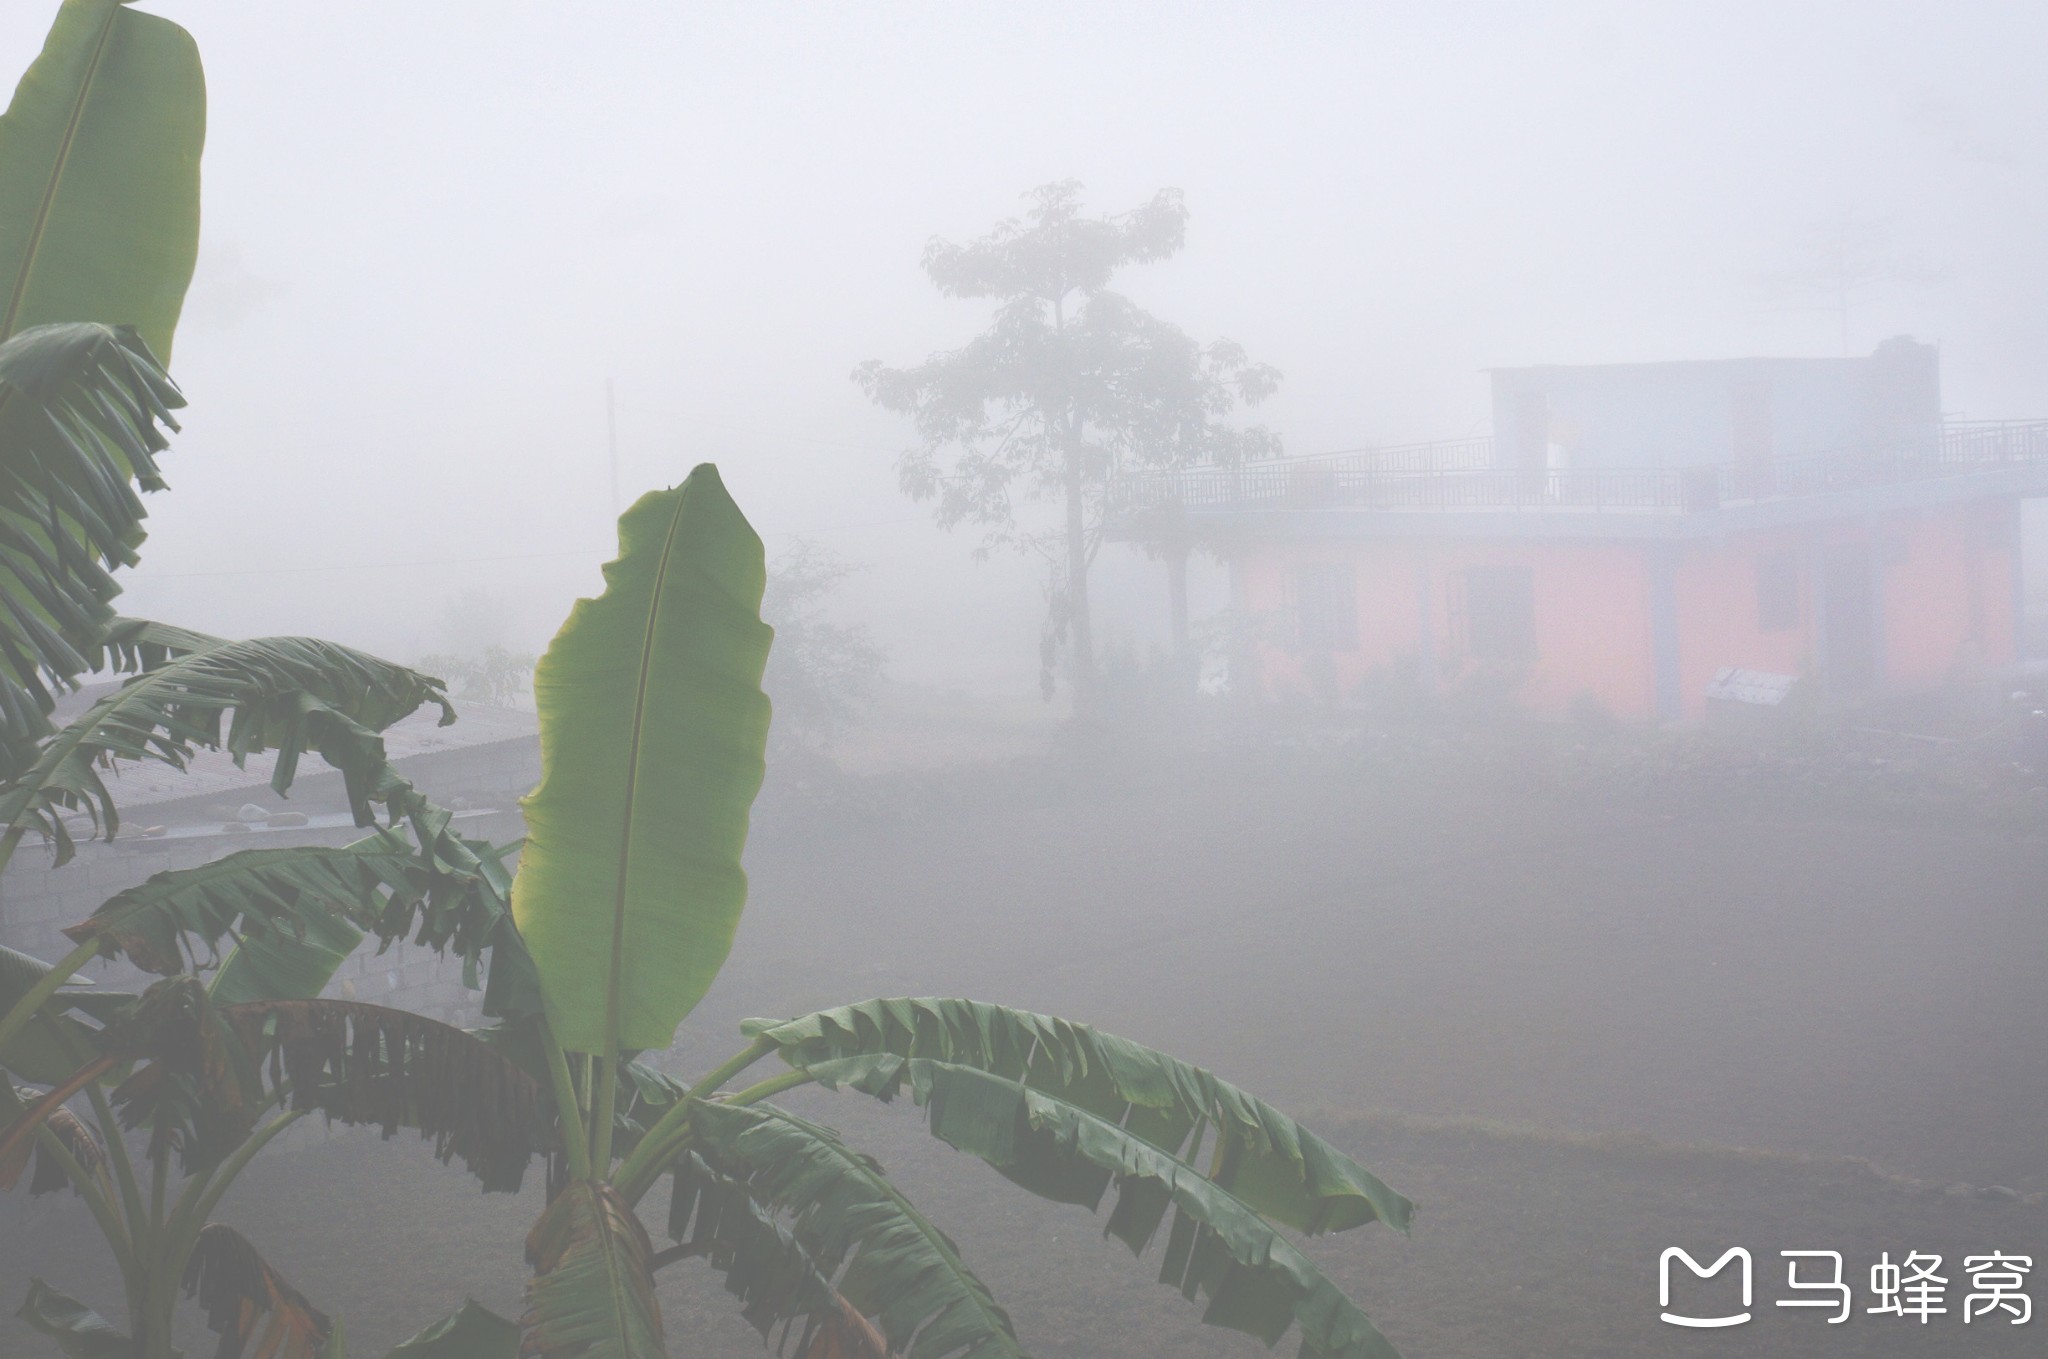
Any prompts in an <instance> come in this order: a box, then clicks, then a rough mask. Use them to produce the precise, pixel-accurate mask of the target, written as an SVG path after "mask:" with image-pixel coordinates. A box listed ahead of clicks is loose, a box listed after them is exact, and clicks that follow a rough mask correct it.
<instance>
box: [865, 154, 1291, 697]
mask: <svg viewBox="0 0 2048 1359" xmlns="http://www.w3.org/2000/svg"><path fill="white" fill-rule="evenodd" d="M1080 196H1081V186H1080V184H1078V183H1077V182H1075V181H1073V180H1065V181H1062V182H1060V183H1057V184H1047V185H1043V186H1041V187H1040V188H1038V189H1035V190H1033V191H1032V192H1031V193H1030V194H1028V195H1027V198H1028V199H1029V200H1030V202H1031V206H1030V208H1029V209H1028V210H1027V211H1026V212H1025V214H1024V217H1023V218H1022V219H1021V220H1019V219H1015V218H1012V219H1010V220H1006V221H1003V222H999V223H998V224H997V225H996V228H995V230H994V231H992V232H990V233H989V234H988V235H987V236H984V237H982V238H981V239H979V240H976V241H971V242H969V243H967V244H965V245H956V244H954V243H952V242H950V241H944V240H938V239H934V240H932V241H931V242H930V243H929V244H927V245H926V246H925V251H924V271H925V274H926V276H927V277H929V278H930V279H931V281H932V283H933V284H934V285H935V286H936V287H937V288H938V289H939V291H940V292H942V293H944V294H945V295H946V296H948V297H960V298H989V299H993V300H994V301H995V303H996V310H995V318H994V322H993V324H992V325H991V326H990V327H989V329H988V330H986V331H985V332H983V333H982V334H981V335H979V336H976V337H975V338H974V339H972V340H970V341H968V342H967V343H966V344H965V345H963V346H961V347H960V348H958V349H953V350H948V351H945V352H942V353H938V354H933V355H932V356H931V357H929V358H927V359H926V360H925V361H924V362H923V363H921V364H918V365H917V366H915V367H911V368H888V367H885V366H883V365H882V363H881V362H880V361H879V360H871V361H869V362H867V363H864V364H862V365H861V366H860V367H859V368H857V369H855V371H854V380H855V381H856V382H858V383H859V384H860V386H861V388H862V390H864V391H865V392H866V393H867V394H868V396H869V397H870V398H871V399H873V400H874V401H875V402H876V403H877V404H879V405H880V406H882V407H883V408H884V409H886V410H890V411H895V412H898V413H900V414H904V415H908V416H910V417H912V419H913V420H914V421H915V422H916V425H917V432H918V436H919V441H920V442H919V444H918V446H917V447H916V448H913V449H911V450H910V451H908V452H906V453H905V454H903V456H902V457H901V459H900V460H899V461H898V463H897V477H898V481H899V483H900V485H901V486H902V488H903V491H904V493H905V494H906V495H908V496H910V497H911V498H912V499H914V500H925V501H933V502H935V511H936V515H937V518H938V522H939V524H940V526H941V527H943V528H949V529H950V528H953V527H954V526H956V525H958V524H962V523H972V524H976V525H979V526H980V527H981V528H982V529H983V531H984V537H983V542H982V545H981V549H980V550H981V552H982V553H983V554H986V553H987V552H988V551H990V550H991V549H993V548H996V547H999V546H1010V547H1018V548H1024V549H1028V550H1035V551H1038V552H1041V553H1042V554H1044V555H1045V556H1046V558H1047V560H1048V563H1049V566H1050V577H1051V583H1050V586H1049V591H1048V597H1049V601H1050V608H1049V611H1048V624H1047V632H1046V648H1045V652H1046V665H1045V679H1046V681H1047V683H1048V685H1049V684H1050V680H1051V670H1052V666H1051V661H1052V657H1053V654H1054V651H1055V649H1056V647H1057V645H1058V644H1059V643H1060V642H1062V641H1064V642H1067V643H1069V644H1070V645H1071V651H1072V673H1073V678H1074V684H1075V689H1076V692H1077V695H1079V696H1080V698H1081V699H1082V700H1083V701H1087V700H1088V699H1089V698H1090V697H1091V696H1092V690H1093V678H1094V640H1093V629H1092V626H1091V623H1090V616H1089V607H1088V570H1089V566H1090V564H1091V563H1092V562H1093V561H1094V559H1095V554H1096V552H1097V550H1098V549H1099V548H1100V547H1101V544H1102V523H1103V512H1104V509H1105V502H1106V499H1107V495H1108V492H1109V488H1110V485H1111V482H1112V480H1113V478H1114V477H1115V476H1116V474H1117V473H1118V472H1120V471H1124V470H1128V469H1137V468H1160V467H1181V466H1186V465H1188V464H1190V463H1196V462H1217V463H1231V462H1236V461H1238V460H1241V459H1243V458H1246V457H1253V456H1269V455H1272V454H1275V453H1277V452H1278V451H1279V441H1278V439H1277V438H1275V437H1274V436H1273V435H1272V434H1271V433H1270V432H1269V431H1267V430H1265V429H1262V428H1250V429H1236V428H1232V427H1230V426H1227V425H1225V424H1224V423H1223V417H1224V416H1226V415H1227V414H1229V413H1230V411H1231V410H1232V409H1233V408H1234V407H1235V406H1236V405H1237V404H1238V403H1239V402H1243V403H1245V404H1246V405H1253V404H1256V403H1258V402H1260V401H1262V400H1264V399H1265V398H1266V397H1267V396H1269V395H1271V394H1272V392H1273V391H1274V390H1275V388H1276V387H1277V386H1278V384H1279V380H1280V375H1279V374H1278V373H1277V372H1276V371H1274V370H1273V369H1272V368H1270V367H1267V366H1266V365H1264V364H1259V363H1253V362H1252V361H1251V360H1250V359H1249V358H1248V357H1247V356H1246V354H1245V351H1244V350H1243V349H1242V348H1241V347H1240V346H1238V345H1236V344H1233V343H1232V342H1230V341H1228V340H1217V341H1214V342H1212V343H1210V344H1208V345H1201V344H1198V343H1197V342H1196V341H1194V340H1193V339H1192V338H1190V337H1189V336H1188V335H1187V334H1186V333H1185V332H1183V331H1182V330H1180V329H1179V328H1178V327H1176V326H1173V325H1171V324H1169V323H1167V322H1165V321H1162V320H1160V319H1159V318H1157V317H1155V316H1152V315H1151V314H1150V313H1148V312H1146V311H1145V310H1144V309H1143V308H1141V307H1139V306H1138V305H1137V304H1136V303H1134V302H1132V301H1131V300H1130V299H1129V298H1127V297H1125V296H1123V295H1122V294H1120V293H1116V292H1112V291H1111V290H1110V287H1109V285H1110V282H1111V280H1112V279H1113V278H1114V277H1115V275H1116V273H1117V271H1118V270H1120V269H1122V268H1123V267H1124V266H1126V265H1130V264H1141V263H1148V262H1151V261H1154V260H1162V259H1166V258H1169V257H1170V256H1172V255H1174V254H1175V253H1176V252H1178V251H1179V250H1180V248H1181V246H1182V244H1183V242H1184V240H1185V238H1186V232H1187V209H1186V207H1185V205H1184V204H1183V203H1182V201H1181V195H1180V193H1179V192H1178V191H1176V190H1172V189H1165V190H1161V191H1160V192H1159V193H1158V194H1155V195H1154V196H1153V198H1152V200H1151V201H1150V202H1148V203H1146V204H1144V205H1143V206H1141V207H1138V208H1135V209H1133V210H1132V211H1130V212H1127V213H1123V214H1121V215H1118V216H1114V217H1101V218H1098V217H1084V216H1082V215H1081V210H1080ZM1037 498H1049V499H1053V500H1056V501H1058V502H1059V504H1060V506H1061V508H1062V510H1063V516H1062V519H1061V522H1060V525H1059V527H1058V528H1056V529H1054V530H1052V531H1051V532H1049V533H1039V532H1033V531H1029V530H1027V529H1025V528H1024V527H1022V526H1021V525H1020V524H1019V521H1018V518H1017V502H1018V501H1019V500H1020V499H1037Z"/></svg>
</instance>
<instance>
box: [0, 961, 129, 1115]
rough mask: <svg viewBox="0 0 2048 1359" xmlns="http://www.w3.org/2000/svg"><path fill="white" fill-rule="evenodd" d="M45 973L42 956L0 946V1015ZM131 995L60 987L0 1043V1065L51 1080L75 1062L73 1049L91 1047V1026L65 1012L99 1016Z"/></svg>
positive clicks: (42, 1080)
mask: <svg viewBox="0 0 2048 1359" xmlns="http://www.w3.org/2000/svg"><path fill="white" fill-rule="evenodd" d="M49 974H50V965H49V964H48V963H46V962H44V961H43V960H42V959H40V958H34V957H31V956H29V955H28V954H26V953H20V952H17V951H16V950H14V949H11V948H6V947H4V946H0V1015H4V1014H6V1013H7V1012H8V1011H9V1010H11V1009H13V1008H14V1005H15V1002H16V1001H18V1000H20V999H21V998H22V997H23V996H25V995H27V994H28V990H29V988H30V987H32V986H34V985H35V984H36V983H37V982H39V981H41V980H42V979H43V978H44V977H47V976H48V975H49ZM134 999H135V997H133V996H132V995H128V994H125V993H122V992H116V991H99V990H66V991H59V992H58V993H57V994H56V995H55V996H53V997H51V999H50V1002H49V1003H48V1004H46V1005H44V1007H43V1009H42V1013H41V1014H40V1015H39V1016H37V1018H36V1019H35V1020H34V1021H33V1022H31V1023H30V1024H28V1025H27V1026H26V1027H25V1028H23V1029H22V1030H21V1031H20V1032H19V1033H17V1034H15V1035H14V1036H13V1037H11V1038H9V1039H8V1040H7V1042H6V1043H5V1044H0V1069H4V1070H7V1071H10V1072H12V1073H14V1075H16V1076H18V1077H20V1078H21V1079H22V1080H25V1081H33V1082H34V1083H35V1084H37V1085H56V1084H57V1083H59V1082H60V1081H62V1080H63V1079H64V1078H65V1077H67V1076H69V1075H70V1074H71V1072H72V1071H73V1070H74V1069H75V1068H76V1067H77V1066H78V1063H77V1062H76V1061H74V1060H72V1054H73V1053H78V1052H91V1051H92V1039H93V1030H92V1029H91V1028H90V1027H88V1026H87V1025H85V1024H83V1023H80V1022H79V1020H78V1019H77V1018H76V1017H74V1016H73V1015H72V1014H71V1013H70V1012H71V1011H74V1010H75V1011H78V1012H79V1013H83V1014H88V1015H91V1016H93V1017H94V1018H98V1019H102V1020H104V1019H106V1018H107V1017H109V1016H110V1015H112V1014H113V1013H115V1012H116V1011H118V1010H119V1009H121V1007H123V1006H124V1005H126V1004H128V1003H129V1002H130V1001H132V1000H134Z"/></svg>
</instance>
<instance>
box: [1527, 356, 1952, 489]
mask: <svg viewBox="0 0 2048 1359" xmlns="http://www.w3.org/2000/svg"><path fill="white" fill-rule="evenodd" d="M1940 424H1941V381H1940V374H1939V353H1938V351H1937V350H1935V348H1934V347H1933V346H1931V345H1923V344H1916V343H1914V342H1912V341H1910V340H1905V339H1895V340H1887V341H1886V342H1885V343H1884V344H1883V345H1880V346H1879V347H1878V349H1877V351H1876V352H1875V353H1873V354H1871V355H1869V356H1867V357H1863V358H1843V359H1765V358H1756V359H1715V360H1705V361H1689V362H1681V363H1629V364H1601V365H1591V366H1572V367H1566V366H1546V367H1540V368H1497V369H1495V370H1494V371H1493V428H1494V437H1495V439H1496V450H1497V456H1498V457H1499V458H1500V460H1501V461H1502V462H1503V464H1504V465H1508V466H1550V467H1553V468H1600V467H1689V466H1698V465H1702V464H1708V463H1730V462H1741V461H1743V460H1745V459H1756V458H1767V457H1794V456H1798V455H1801V454H1807V453H1819V452H1825V451H1829V450H1833V449H1840V448H1844V447H1849V446H1853V445H1857V444H1867V443H1889V442H1893V441H1898V440H1917V439H1924V440H1929V441H1931V440H1932V439H1933V438H1934V437H1935V435H1936V433H1937V431H1938V430H1939V427H1940ZM1537 439H1542V440H1543V441H1544V442H1545V444H1546V447H1545V448H1543V449H1541V450H1537V449H1534V448H1532V447H1529V446H1528V445H1529V444H1531V443H1532V441H1534V440H1537Z"/></svg>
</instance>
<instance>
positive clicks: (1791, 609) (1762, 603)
mask: <svg viewBox="0 0 2048 1359" xmlns="http://www.w3.org/2000/svg"><path fill="white" fill-rule="evenodd" d="M1756 625H1757V627H1758V628H1759V629H1760V630H1762V631H1764V632H1783V631H1784V630H1785V629H1787V628H1796V627H1798V626H1799V554H1798V553H1796V552H1766V553H1764V554H1763V555H1762V556H1760V557H1758V558H1757V559H1756Z"/></svg>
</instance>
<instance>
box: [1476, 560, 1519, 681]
mask: <svg viewBox="0 0 2048 1359" xmlns="http://www.w3.org/2000/svg"><path fill="white" fill-rule="evenodd" d="M1465 644H1466V647H1467V648H1468V649H1469V650H1470V651H1471V653H1472V659H1473V660H1475V661H1526V660H1528V659H1530V658H1531V657H1533V656H1534V655H1535V654H1536V590H1535V586H1534V585H1533V584H1532V583H1531V580H1530V576H1529V568H1528V567H1526V566H1474V567H1470V568H1467V570H1466V572H1465Z"/></svg>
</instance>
